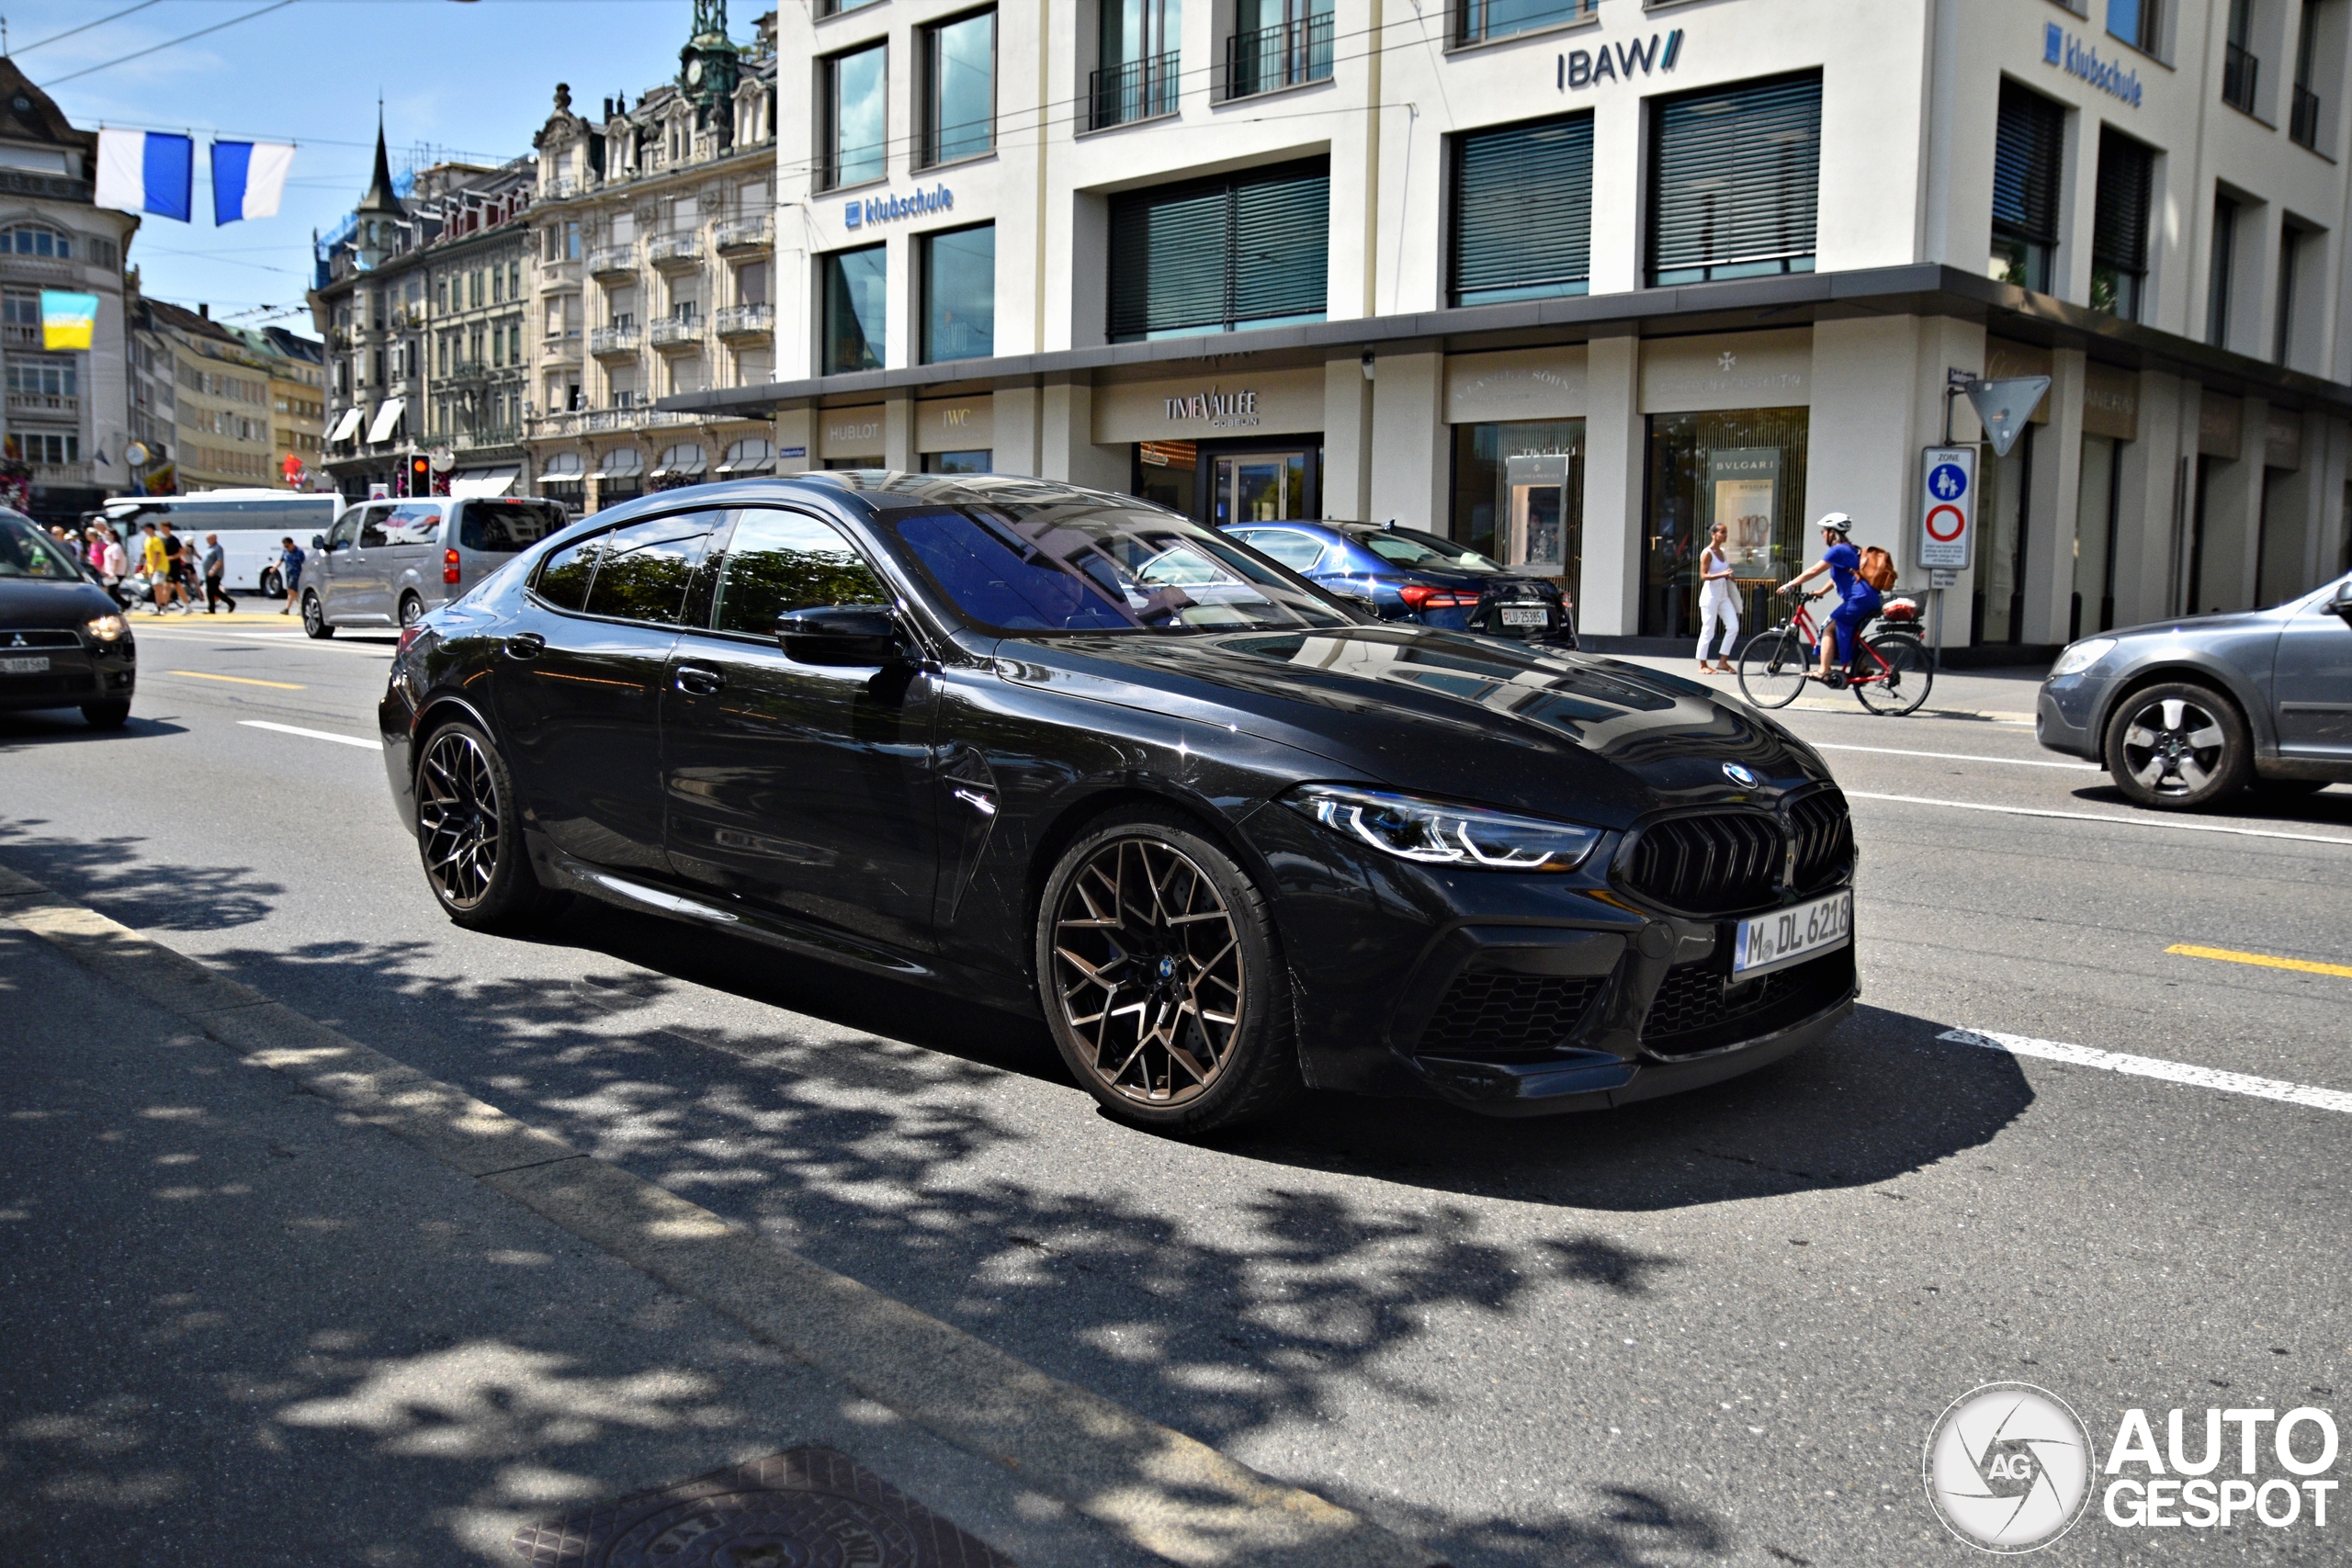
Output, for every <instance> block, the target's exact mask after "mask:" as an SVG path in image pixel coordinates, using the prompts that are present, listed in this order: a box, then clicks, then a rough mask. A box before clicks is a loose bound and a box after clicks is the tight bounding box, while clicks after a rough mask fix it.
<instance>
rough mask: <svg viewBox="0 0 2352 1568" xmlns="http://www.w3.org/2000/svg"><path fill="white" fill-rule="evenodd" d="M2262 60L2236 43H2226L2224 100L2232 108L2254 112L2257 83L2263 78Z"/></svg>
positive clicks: (2223, 60)
mask: <svg viewBox="0 0 2352 1568" xmlns="http://www.w3.org/2000/svg"><path fill="white" fill-rule="evenodd" d="M2261 76H2262V62H2261V61H2260V60H2257V59H2256V58H2255V57H2254V56H2253V55H2251V54H2248V53H2247V52H2246V51H2245V50H2243V49H2240V48H2239V47H2238V46H2237V45H2236V44H2224V45H2223V46H2222V102H2223V103H2225V104H2227V105H2229V106H2230V107H2232V108H2236V109H2244V110H2245V112H2246V113H2248V114H2252V113H2253V112H2254V89H2255V84H2256V82H2258V81H2259V80H2260V79H2261Z"/></svg>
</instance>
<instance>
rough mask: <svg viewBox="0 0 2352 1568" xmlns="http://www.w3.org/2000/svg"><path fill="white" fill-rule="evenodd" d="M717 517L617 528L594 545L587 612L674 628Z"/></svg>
mask: <svg viewBox="0 0 2352 1568" xmlns="http://www.w3.org/2000/svg"><path fill="white" fill-rule="evenodd" d="M716 521H717V518H716V517H715V516H714V515H713V514H712V513H707V512H690V513H686V514H685V515H684V516H682V517H657V518H653V519H651V520H650V521H648V522H644V523H632V524H630V525H628V527H626V528H616V529H615V530H613V532H611V533H609V534H606V535H604V536H602V537H601V538H599V539H597V540H595V541H594V544H595V545H596V546H597V547H598V550H597V556H598V559H597V564H596V576H595V581H594V582H592V583H591V584H590V585H589V589H588V604H587V611H588V614H590V615H611V616H613V617H615V618H616V619H618V620H624V621H650V622H652V623H654V624H655V625H657V626H677V625H679V624H680V623H681V622H682V621H683V620H684V605H685V601H686V588H687V586H688V585H689V584H690V583H691V582H692V581H694V575H695V568H696V567H697V566H700V565H701V564H702V557H703V551H704V550H705V549H706V548H707V547H708V546H709V544H710V531H711V527H712V525H713V524H714V523H715V522H716Z"/></svg>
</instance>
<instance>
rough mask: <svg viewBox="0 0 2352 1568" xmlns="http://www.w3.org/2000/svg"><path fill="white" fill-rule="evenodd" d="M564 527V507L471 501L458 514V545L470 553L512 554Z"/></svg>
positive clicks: (532, 502) (536, 502) (539, 502)
mask: <svg viewBox="0 0 2352 1568" xmlns="http://www.w3.org/2000/svg"><path fill="white" fill-rule="evenodd" d="M562 525H563V511H562V508H560V507H559V506H557V505H555V504H554V503H553V502H544V501H469V502H466V505H465V510H464V511H462V512H460V513H458V544H459V545H460V546H462V547H465V548H467V549H469V550H494V551H496V552H498V553H500V554H502V555H511V554H513V553H514V552H515V551H516V550H519V549H523V548H526V547H528V546H531V545H536V544H537V543H538V542H539V541H540V540H541V539H544V538H546V537H547V536H548V535H549V534H552V533H554V532H555V531H556V529H558V528H560V527H561V526H562Z"/></svg>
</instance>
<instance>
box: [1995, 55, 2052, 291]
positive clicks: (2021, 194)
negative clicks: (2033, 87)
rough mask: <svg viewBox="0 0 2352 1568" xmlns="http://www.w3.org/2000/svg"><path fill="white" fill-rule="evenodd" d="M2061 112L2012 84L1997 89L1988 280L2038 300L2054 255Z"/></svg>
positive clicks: (2047, 281) (2048, 278) (2048, 284)
mask: <svg viewBox="0 0 2352 1568" xmlns="http://www.w3.org/2000/svg"><path fill="white" fill-rule="evenodd" d="M2065 146H2066V111H2065V109H2064V107H2063V106H2061V105H2058V104H2054V103H2052V102H2051V101H2050V100H2049V99H2048V98H2045V97H2042V96H2041V95H2040V94H2038V93H2029V92H2027V91H2026V90H2025V89H2024V88H2022V87H2020V86H2018V85H2017V84H2015V83H2014V82H2003V83H2002V84H2001V107H2000V112H1999V116H1998V118H1997V121H1996V126H1995V130H1994V134H1993V260H1992V265H1991V267H1990V269H1989V270H1990V271H1991V273H1992V276H1994V277H1995V278H1996V279H1998V280H1999V281H2001V282H2003V283H2014V284H2016V285H2017V286H2018V288H2030V289H2032V290H2033V291H2034V292H2036V293H2038V294H2047V293H2049V292H2050V289H2051V278H2052V263H2053V261H2054V260H2055V258H2056V256H2057V254H2058V186H2059V180H2060V174H2061V169H2062V162H2063V160H2064V155H2065Z"/></svg>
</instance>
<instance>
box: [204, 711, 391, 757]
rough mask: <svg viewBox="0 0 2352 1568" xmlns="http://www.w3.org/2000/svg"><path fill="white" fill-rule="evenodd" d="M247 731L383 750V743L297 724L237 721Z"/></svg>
mask: <svg viewBox="0 0 2352 1568" xmlns="http://www.w3.org/2000/svg"><path fill="white" fill-rule="evenodd" d="M237 722H238V723H239V724H242V725H243V726H244V727H245V728H247V729H274V730H276V731H277V733H278V734H280V735H301V736H307V737H309V738H310V739H312V740H332V741H334V743H335V744H336V745H338V746H364V747H366V748H367V749H368V750H370V751H380V750H383V746H382V744H381V742H379V741H374V740H361V739H356V737H353V736H349V735H330V734H328V733H327V732H326V731H325V730H323V729H304V728H302V727H301V726H300V725H297V724H272V723H270V722H269V721H268V720H266V719H259V718H241V719H239V720H238V721H237Z"/></svg>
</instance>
